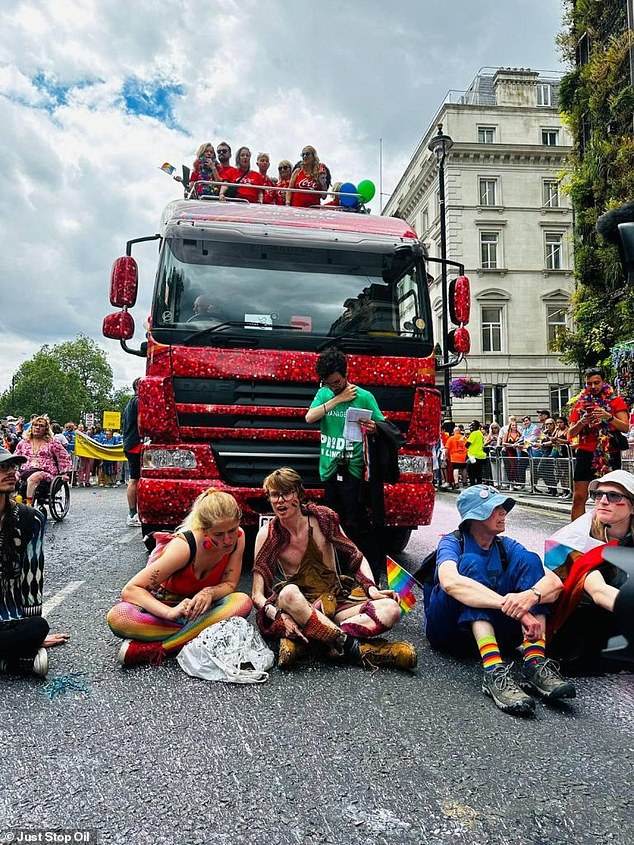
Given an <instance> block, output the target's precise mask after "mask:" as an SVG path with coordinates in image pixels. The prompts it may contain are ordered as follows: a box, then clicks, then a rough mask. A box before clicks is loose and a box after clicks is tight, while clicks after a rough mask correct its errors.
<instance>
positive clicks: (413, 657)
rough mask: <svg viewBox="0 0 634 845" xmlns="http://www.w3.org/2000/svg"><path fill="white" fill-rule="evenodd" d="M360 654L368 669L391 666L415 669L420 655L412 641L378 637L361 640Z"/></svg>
mask: <svg viewBox="0 0 634 845" xmlns="http://www.w3.org/2000/svg"><path fill="white" fill-rule="evenodd" d="M359 656H360V657H361V662H362V664H363V666H364V667H365V668H366V669H378V668H379V666H390V667H392V668H394V669H415V668H416V664H417V663H418V655H417V654H416V649H415V648H414V646H413V645H412V643H408V642H397V643H390V642H388V641H387V640H383V639H376V640H368V641H366V642H359Z"/></svg>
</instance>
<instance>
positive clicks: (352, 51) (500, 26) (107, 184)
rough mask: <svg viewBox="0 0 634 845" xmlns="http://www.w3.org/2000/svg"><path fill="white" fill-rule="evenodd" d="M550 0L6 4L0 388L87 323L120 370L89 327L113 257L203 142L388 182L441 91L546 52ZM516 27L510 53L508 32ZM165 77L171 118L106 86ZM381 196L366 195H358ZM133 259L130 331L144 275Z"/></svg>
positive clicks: (166, 195) (122, 375) (97, 326)
mask: <svg viewBox="0 0 634 845" xmlns="http://www.w3.org/2000/svg"><path fill="white" fill-rule="evenodd" d="M557 7H558V4H556V3H553V2H552V0H530V2H529V0H516V2H513V3H505V4H502V3H498V2H494V0H481V2H480V3H478V4H473V3H471V2H467V0H461V2H457V1H456V0H454V2H449V3H447V2H445V3H440V2H437V3H433V2H431V3H420V2H419V0H401V2H399V3H397V4H392V5H391V6H389V5H386V4H385V3H383V2H379V0H365V2H364V3H360V2H348V3H342V2H338V0H320V2H319V3H315V2H314V0H311V2H308V1H307V0H260V1H259V2H255V0H242V2H237V1H236V0H225V2H223V3H214V2H209V0H205V2H203V0H190V2H182V0H163V2H162V3H160V4H158V3H155V2H151V0H135V2H134V3H133V4H132V3H130V2H128V0H125V2H124V0H100V2H96V0H47V2H46V3H44V2H39V1H38V2H36V0H31V2H25V0H17V2H14V3H13V5H12V7H11V8H10V9H9V10H8V11H6V12H5V13H4V16H3V28H2V34H1V36H0V92H1V93H0V123H1V125H2V126H3V133H2V137H1V138H0V153H1V159H0V160H1V161H2V163H3V174H4V184H3V190H2V193H1V194H0V233H1V234H0V247H1V250H2V256H3V269H2V277H1V281H0V296H1V301H2V308H1V310H0V354H2V360H3V367H2V369H1V370H0V390H2V389H6V387H7V385H8V384H10V381H11V375H12V373H13V371H14V370H15V368H16V367H17V366H19V364H20V363H21V362H22V361H23V360H24V359H25V356H26V357H30V356H31V355H32V354H33V353H34V352H35V351H37V349H38V348H39V347H40V346H41V345H42V344H44V343H56V342H60V341H64V340H68V339H71V338H73V337H74V336H75V335H76V334H77V333H78V332H84V333H85V334H87V335H89V336H91V337H93V338H95V339H96V340H97V341H98V342H99V343H100V344H101V345H102V347H103V348H104V349H106V350H107V351H108V355H109V357H110V360H111V363H112V366H113V368H114V370H115V378H116V381H117V384H119V385H120V384H123V383H126V382H128V383H129V381H131V379H132V378H134V377H135V376H136V375H138V374H139V372H140V371H141V368H142V366H143V362H142V360H141V359H139V358H133V357H132V356H126V355H125V354H124V353H123V351H122V350H121V349H120V348H119V347H118V345H117V344H114V343H112V342H111V341H107V340H106V339H105V338H103V337H102V336H101V321H102V318H103V316H104V315H105V314H106V313H107V312H108V311H109V310H111V309H110V306H109V303H108V286H109V274H110V267H111V264H112V261H113V259H114V258H115V257H116V256H117V255H120V254H122V253H123V251H124V249H125V242H126V240H127V239H129V238H133V237H139V236H142V235H147V234H152V233H153V232H155V231H156V228H157V226H158V221H159V217H160V213H161V210H162V207H163V206H164V205H165V203H166V202H168V201H169V200H170V199H173V198H174V197H175V196H178V193H179V190H178V186H177V185H176V184H175V183H174V182H173V181H172V180H170V179H169V178H168V177H167V176H165V175H164V174H162V173H161V172H160V171H159V170H158V167H159V166H160V164H161V163H162V162H163V161H170V162H172V163H173V164H175V165H177V166H180V164H181V163H185V164H191V161H192V159H193V155H194V152H195V149H196V147H197V146H198V144H199V143H200V142H201V141H203V140H212V141H214V142H217V141H219V140H221V139H225V140H228V141H229V142H230V143H231V144H232V146H233V149H234V150H236V149H237V148H238V147H239V146H240V145H242V144H247V145H248V146H250V147H251V150H252V152H253V153H254V154H255V153H257V152H258V151H260V150H266V151H267V152H269V153H270V155H271V162H272V169H273V170H274V168H275V165H276V163H277V161H278V160H279V159H280V158H290V159H291V160H296V159H297V158H298V157H299V152H300V150H301V147H302V146H303V145H304V144H306V143H311V144H314V146H315V147H316V148H317V150H318V151H319V154H320V156H321V158H322V159H323V160H324V161H325V162H326V163H327V164H328V165H329V167H330V169H331V171H332V175H333V179H335V180H339V179H343V180H344V181H345V180H349V181H353V182H354V181H359V180H361V179H365V178H369V179H372V180H373V181H374V182H375V183H376V184H377V190H378V186H379V177H380V174H379V139H382V140H383V156H384V158H383V185H384V191H385V192H389V190H390V189H391V188H392V187H393V186H394V185H395V184H396V182H397V181H398V178H399V176H400V174H401V172H402V169H403V167H404V165H405V163H406V162H407V160H408V158H409V156H410V155H411V153H412V152H413V150H414V149H415V147H416V145H417V143H418V140H419V139H420V137H421V136H422V134H423V133H424V131H425V129H426V127H427V125H428V123H429V121H430V120H431V119H432V117H433V115H434V113H435V111H436V109H437V107H438V106H439V105H440V103H441V101H442V99H443V97H444V95H445V93H446V91H447V90H448V89H450V88H457V89H465V88H466V87H467V86H468V85H469V83H470V82H471V80H472V78H473V77H474V75H475V74H476V72H477V71H478V69H479V68H480V67H481V66H501V65H518V64H519V65H523V66H532V67H535V68H541V69H543V68H552V67H556V66H557V58H556V53H555V48H554V46H553V44H554V37H555V34H556V31H557V29H558V27H559V26H560V21H559V9H558V8H557ZM517 33H521V36H522V46H521V50H520V48H518V46H517ZM130 80H137V81H138V83H139V87H141V88H142V87H143V85H145V86H146V87H150V88H151V87H153V86H155V85H156V84H158V83H160V84H161V85H163V86H165V87H166V88H167V89H169V88H170V87H178V86H180V87H181V89H182V96H178V95H175V96H172V97H171V99H169V97H168V101H169V102H170V103H171V106H172V113H173V118H174V121H175V125H176V128H171V126H170V125H168V122H167V121H166V120H164V119H161V118H160V116H159V117H158V118H156V117H151V116H143V115H139V114H133V113H130V112H129V111H128V110H126V108H125V104H124V99H123V93H122V92H123V90H124V86H125V85H126V83H128V84H129V83H130ZM375 205H376V207H377V208H378V198H377V201H375ZM146 253H147V257H146V258H145V259H144V260H143V261H142V263H141V280H142V292H141V295H140V303H139V305H138V306H137V307H136V308H135V310H134V316H135V319H136V323H137V342H138V340H140V339H142V337H143V322H144V320H145V318H146V316H147V313H148V308H149V300H150V295H151V285H152V280H153V268H152V260H153V256H154V255H155V247H154V251H152V248H150V247H148V248H147V249H146Z"/></svg>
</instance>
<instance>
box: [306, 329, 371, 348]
mask: <svg viewBox="0 0 634 845" xmlns="http://www.w3.org/2000/svg"><path fill="white" fill-rule="evenodd" d="M352 338H354V340H352V341H351V342H352V343H353V344H355V345H358V346H362V347H363V348H364V349H372V350H373V351H375V352H376V351H379V350H381V349H382V347H381V345H380V344H379V343H377V342H376V340H375V339H374V338H371V337H368V335H367V331H366V330H365V329H354V330H352V331H349V332H342V333H341V334H338V335H330V336H329V337H328V338H326V340H324V341H323V343H320V344H319V345H318V346H317V347H315V351H316V352H321V350H322V349H325V348H326V347H327V346H338V345H339V343H340V341H344V345H346V344H345V341H346V340H348V341H350V340H351V339H352Z"/></svg>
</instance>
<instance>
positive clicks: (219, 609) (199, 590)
mask: <svg viewBox="0 0 634 845" xmlns="http://www.w3.org/2000/svg"><path fill="white" fill-rule="evenodd" d="M241 517H242V512H241V511H240V508H239V506H238V503H237V502H236V500H235V499H234V498H233V496H231V495H230V494H229V493H225V492H223V491H221V490H216V489H215V488H211V487H210V488H209V489H208V490H205V492H204V493H201V494H200V496H198V498H197V499H196V501H195V502H194V504H193V506H192V509H191V511H190V512H189V514H188V516H187V517H186V518H185V520H184V522H183V523H182V524H181V525H180V526H179V527H178V528H177V529H176V532H175V533H174V534H166V533H160V532H158V533H156V534H154V539H155V540H156V546H155V548H154V550H153V552H152V554H151V555H150V557H149V560H148V562H147V566H145V567H144V568H143V569H142V570H141V571H140V572H139V573H138V574H137V575H135V576H134V577H133V578H131V579H130V581H128V583H127V584H126V585H125V587H124V588H123V590H122V592H121V601H120V602H119V603H118V604H116V605H115V606H114V607H113V608H112V609H111V610H110V612H109V613H108V625H109V626H110V629H111V630H112V632H113V633H114V634H115V635H116V636H117V637H122V638H124V637H125V638H130V639H125V641H124V642H123V644H122V645H121V648H120V650H119V662H120V663H121V664H122V665H123V666H136V665H139V664H143V663H150V664H152V665H157V664H159V663H162V662H163V660H164V659H165V658H166V657H174V656H175V655H176V654H178V652H179V651H180V650H181V648H182V647H183V646H184V645H185V644H186V643H188V642H190V640H193V639H194V637H196V636H198V634H199V633H200V632H201V631H203V630H204V629H205V628H208V627H209V626H210V625H213V624H214V623H215V622H220V620H222V619H228V618H229V617H231V616H243V617H245V618H246V617H247V616H248V615H249V613H250V612H251V608H252V607H253V603H252V601H251V599H250V598H249V596H247V595H246V594H245V593H240V592H237V588H238V582H239V580H240V575H241V572H242V555H243V553H244V531H243V530H242V529H241V528H240V519H241Z"/></svg>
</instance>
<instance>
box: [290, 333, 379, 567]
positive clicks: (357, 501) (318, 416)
mask: <svg viewBox="0 0 634 845" xmlns="http://www.w3.org/2000/svg"><path fill="white" fill-rule="evenodd" d="M316 369H317V375H318V376H319V379H320V381H321V387H320V388H319V390H318V391H317V394H316V395H315V398H314V399H313V402H312V404H311V406H310V408H309V409H308V411H307V413H306V422H307V423H309V424H312V423H317V422H318V423H319V427H320V431H321V453H320V458H319V477H320V478H321V480H322V481H323V482H324V501H325V503H326V505H328V507H329V508H332V509H333V510H334V511H335V512H336V513H337V514H339V518H340V520H341V525H342V526H343V529H344V531H345V532H346V534H348V536H349V537H350V539H351V540H352V541H353V543H355V544H356V545H357V546H358V547H359V549H361V551H362V552H363V554H364V556H365V558H366V559H367V561H368V562H369V564H370V567H371V568H372V573H373V575H374V579H375V581H376V583H377V584H379V583H380V580H381V578H382V577H384V575H385V554H383V552H381V549H380V547H379V542H378V539H377V537H376V533H375V530H374V527H373V526H372V524H371V522H370V518H369V516H368V512H367V508H366V507H365V504H363V503H362V502H361V482H362V480H363V477H364V474H365V458H364V449H363V447H364V442H363V441H364V438H366V437H373V436H374V434H375V431H376V424H377V422H381V421H383V420H384V419H385V417H384V416H383V414H382V413H381V411H380V410H379V406H378V404H377V401H376V399H375V398H374V396H373V395H372V394H371V393H370V391H369V390H364V389H363V388H362V387H358V386H357V385H356V384H353V383H352V382H350V381H348V376H347V373H348V360H347V358H346V356H345V354H344V353H343V352H341V350H340V349H336V348H335V347H332V346H331V347H330V348H328V349H326V350H325V351H324V352H322V353H321V355H320V356H319V358H318V359H317V365H316ZM349 408H363V409H365V410H368V411H370V415H369V418H364V419H361V420H359V421H358V423H356V425H357V426H358V427H359V437H358V439H357V440H348V439H346V438H345V436H344V432H345V428H346V412H347V411H348V409H349Z"/></svg>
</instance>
